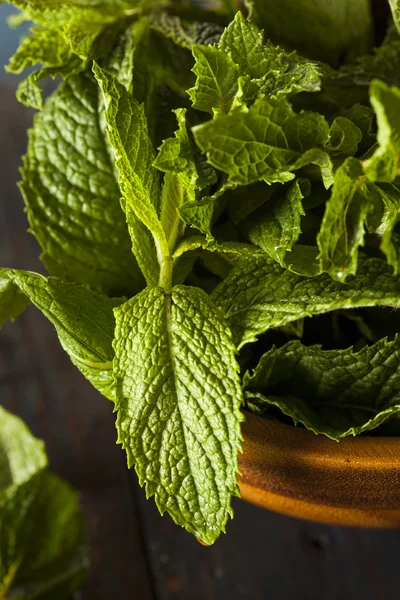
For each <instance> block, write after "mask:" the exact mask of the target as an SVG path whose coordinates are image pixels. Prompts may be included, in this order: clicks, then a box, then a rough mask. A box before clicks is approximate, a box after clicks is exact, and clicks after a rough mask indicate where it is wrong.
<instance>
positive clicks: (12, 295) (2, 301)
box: [0, 270, 29, 327]
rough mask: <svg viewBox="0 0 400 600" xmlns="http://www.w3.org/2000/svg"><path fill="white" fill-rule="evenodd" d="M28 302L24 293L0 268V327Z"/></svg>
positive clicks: (17, 314) (13, 317) (18, 312)
mask: <svg viewBox="0 0 400 600" xmlns="http://www.w3.org/2000/svg"><path fill="white" fill-rule="evenodd" d="M28 304H29V300H28V299H27V298H26V296H25V294H23V293H22V292H21V290H20V289H19V288H18V287H16V286H15V285H14V284H13V283H12V281H10V279H9V278H8V277H7V276H6V277H4V275H3V274H2V271H1V270H0V327H3V325H4V323H5V322H6V321H8V319H11V320H12V321H14V320H15V319H16V318H17V317H18V316H19V315H20V314H21V313H22V312H23V311H24V310H25V308H26V306H27V305H28Z"/></svg>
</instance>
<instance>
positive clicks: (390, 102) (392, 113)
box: [365, 80, 400, 182]
mask: <svg viewBox="0 0 400 600" xmlns="http://www.w3.org/2000/svg"><path fill="white" fill-rule="evenodd" d="M370 96H371V104H372V106H373V108H374V110H375V113H376V118H377V121H378V144H379V147H378V149H377V150H376V151H375V152H374V154H373V156H372V157H371V158H370V159H369V160H368V161H367V162H366V165H365V172H366V174H367V176H368V177H369V179H371V181H384V182H391V181H393V180H394V179H395V178H396V176H397V174H398V171H399V161H400V117H399V109H400V89H399V88H397V87H392V88H390V87H388V86H387V85H386V84H385V83H383V82H382V81H378V80H374V81H373V82H372V84H371V88H370Z"/></svg>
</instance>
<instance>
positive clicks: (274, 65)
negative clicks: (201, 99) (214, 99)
mask: <svg viewBox="0 0 400 600" xmlns="http://www.w3.org/2000/svg"><path fill="white" fill-rule="evenodd" d="M267 32H268V30H267ZM219 49H220V51H221V52H222V53H225V54H228V55H229V56H230V57H231V59H232V60H233V62H234V63H235V64H236V65H237V66H238V67H239V69H240V73H241V75H248V76H250V78H251V79H252V80H255V81H254V82H255V83H256V88H259V89H260V90H261V92H262V93H263V94H266V95H268V96H269V97H277V96H280V95H289V94H293V93H299V92H315V91H318V90H320V88H321V77H320V70H319V67H318V65H317V64H316V63H312V62H311V61H305V60H304V59H302V58H300V57H298V56H297V54H296V52H291V53H288V52H285V51H283V50H282V49H281V48H279V47H277V46H274V45H273V44H272V43H271V42H269V41H268V42H267V44H266V45H264V35H263V32H262V31H260V29H259V28H258V27H257V26H256V25H255V24H254V23H251V22H250V21H248V20H247V19H245V17H244V16H243V14H242V13H241V12H238V13H237V14H236V16H235V19H234V20H233V21H232V23H230V25H228V27H227V28H226V30H225V31H224V33H223V35H222V37H221V40H220V43H219Z"/></svg>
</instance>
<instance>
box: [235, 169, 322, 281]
mask: <svg viewBox="0 0 400 600" xmlns="http://www.w3.org/2000/svg"><path fill="white" fill-rule="evenodd" d="M310 192H311V185H310V181H309V180H308V179H304V178H299V179H297V180H296V181H295V182H294V183H293V184H291V185H290V186H289V187H288V188H286V189H285V191H284V192H283V193H282V194H280V195H278V196H277V197H274V198H273V199H272V201H271V202H267V203H266V204H264V205H263V206H262V207H261V208H260V209H259V210H257V211H256V212H255V213H254V214H252V215H251V216H250V217H249V218H248V219H247V220H246V221H245V222H244V223H243V226H242V229H243V231H244V232H245V233H246V235H247V237H248V238H249V240H250V241H251V242H252V243H253V244H255V245H256V246H259V247H260V248H262V249H263V250H264V252H267V254H269V256H271V257H272V258H273V259H274V260H276V261H277V262H278V263H279V264H280V265H281V266H282V267H285V268H288V269H290V270H291V271H294V272H295V273H296V272H298V270H297V269H298V267H300V269H302V264H300V265H297V260H296V259H297V257H298V256H300V255H297V254H296V252H295V251H293V250H294V248H295V244H296V242H297V240H298V239H299V236H300V234H301V218H302V216H304V215H305V211H304V208H303V203H302V201H303V200H304V198H307V197H308V196H309V195H310ZM307 258H308V257H307ZM306 270H307V271H308V274H310V275H315V274H318V271H319V264H318V263H317V261H316V260H314V261H310V262H309V264H308V265H307V267H306ZM315 271H316V272H315ZM301 274H302V275H307V273H305V272H301Z"/></svg>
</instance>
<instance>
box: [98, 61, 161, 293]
mask: <svg viewBox="0 0 400 600" xmlns="http://www.w3.org/2000/svg"><path fill="white" fill-rule="evenodd" d="M93 70H94V73H95V76H96V78H97V81H98V82H99V85H100V88H101V90H102V93H103V97H104V104H105V119H106V122H107V125H108V128H107V133H108V137H109V140H110V143H111V146H112V147H113V150H114V154H115V161H116V163H115V164H116V167H117V169H118V172H119V176H120V180H119V183H120V188H121V191H122V194H123V196H124V203H123V206H124V210H125V212H126V216H127V222H128V227H129V231H130V234H131V239H132V249H133V252H134V254H135V256H136V258H137V261H138V264H139V266H140V268H141V269H142V272H143V275H144V276H145V278H146V281H147V282H148V283H149V284H150V285H157V283H158V274H159V267H158V264H161V262H162V254H165V255H168V242H167V239H166V236H165V232H164V229H163V227H162V225H161V222H160V220H159V218H158V214H157V209H158V206H159V202H160V178H159V173H158V171H157V169H155V167H153V162H154V158H155V156H154V150H153V147H152V144H151V140H150V138H149V135H148V130H147V121H146V116H145V113H144V107H143V105H139V104H138V102H137V100H136V99H135V98H134V97H133V96H132V95H131V94H130V93H129V92H128V91H127V90H126V88H125V87H124V86H123V85H121V84H120V83H119V82H118V80H117V79H116V78H115V77H114V76H113V75H111V74H110V73H107V71H104V70H103V69H101V68H100V67H99V66H98V65H95V66H94V67H93ZM153 239H154V241H153ZM157 256H158V260H157Z"/></svg>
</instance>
